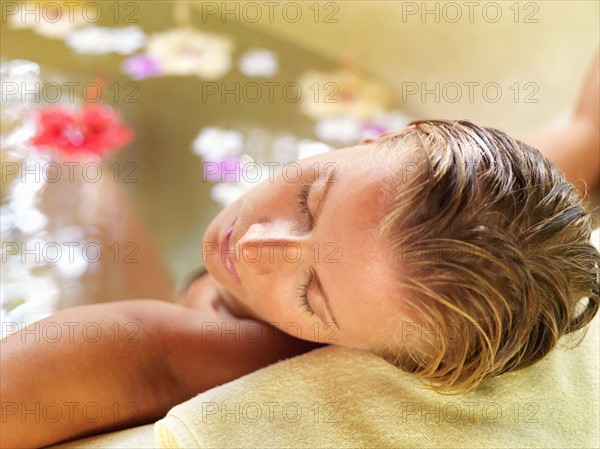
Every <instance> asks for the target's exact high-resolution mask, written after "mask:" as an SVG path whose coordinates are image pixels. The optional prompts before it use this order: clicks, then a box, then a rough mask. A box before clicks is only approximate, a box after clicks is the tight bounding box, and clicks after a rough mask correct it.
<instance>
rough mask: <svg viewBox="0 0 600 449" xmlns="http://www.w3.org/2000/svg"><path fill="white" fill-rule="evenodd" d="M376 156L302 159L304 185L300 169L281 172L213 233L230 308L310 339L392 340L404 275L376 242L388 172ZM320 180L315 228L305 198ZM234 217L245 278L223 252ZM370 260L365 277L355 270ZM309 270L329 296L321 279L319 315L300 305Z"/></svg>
mask: <svg viewBox="0 0 600 449" xmlns="http://www.w3.org/2000/svg"><path fill="white" fill-rule="evenodd" d="M372 151H373V150H372V149H371V148H370V147H366V146H357V147H352V148H347V149H343V150H338V151H335V152H332V153H326V154H321V155H317V156H314V157H311V158H308V159H304V160H301V161H298V162H297V167H298V173H301V177H300V178H299V179H298V180H297V181H296V180H295V178H296V175H295V173H296V171H294V170H289V173H292V174H291V175H285V172H284V171H281V172H279V173H277V174H275V176H274V177H273V179H267V180H265V181H264V182H263V183H262V184H260V185H258V186H257V187H255V188H254V189H253V190H251V191H250V192H248V193H247V194H246V195H244V196H243V197H242V198H240V199H239V200H238V201H236V202H235V203H233V204H231V205H229V206H228V207H226V208H225V209H223V211H221V213H220V214H219V215H218V216H217V217H216V218H215V219H214V221H213V222H212V223H211V224H210V226H209V227H208V229H207V231H206V233H205V235H204V239H203V240H204V249H205V255H204V257H205V264H206V268H207V269H208V271H209V272H210V273H211V274H212V276H213V277H214V279H215V280H216V281H217V285H218V288H219V291H220V292H221V294H222V296H223V297H224V300H225V301H227V303H228V304H229V305H230V307H232V308H233V309H235V310H236V311H237V312H238V313H239V314H240V315H243V316H247V317H252V318H254V319H257V320H261V321H265V322H269V323H273V325H275V326H276V327H278V328H279V329H281V330H283V331H285V332H289V333H291V334H292V335H294V336H297V337H299V338H303V339H306V340H311V341H318V342H323V343H336V344H340V345H343V346H349V347H355V348H363V349H365V348H370V347H371V346H372V345H373V343H374V342H375V341H376V340H377V339H381V338H385V335H386V334H387V335H389V332H390V331H391V328H392V327H393V326H394V321H395V320H394V319H395V316H396V315H397V313H398V301H397V297H398V295H397V293H396V292H395V290H394V287H393V284H392V283H391V282H390V281H389V280H390V279H394V278H395V277H396V274H395V273H394V271H393V270H392V268H391V267H392V266H393V265H392V259H391V258H392V255H391V253H390V251H389V250H388V247H387V246H386V244H385V242H383V241H381V240H380V239H379V238H378V236H377V226H378V223H379V222H380V219H381V218H382V216H383V214H384V213H385V212H386V207H385V204H382V203H381V202H380V201H379V200H380V198H381V195H382V189H383V187H384V178H383V174H384V173H385V171H386V170H385V167H384V166H383V164H381V167H375V168H373V167H370V166H369V165H368V164H367V163H365V159H364V158H365V156H367V153H369V152H372ZM328 176H329V178H328ZM292 180H294V181H295V182H293V181H292ZM315 180H316V182H314V184H312V187H311V190H310V193H309V196H308V210H309V212H310V214H311V215H312V216H313V217H314V220H313V225H312V226H310V220H309V219H307V216H306V215H305V214H304V213H303V212H302V209H301V208H300V206H299V204H298V203H299V199H298V198H297V197H298V193H299V192H300V191H301V190H302V188H303V186H305V185H310V184H311V183H313V181H315ZM317 210H319V212H318V215H317ZM234 220H235V225H234V229H233V233H232V236H231V240H230V246H229V247H230V249H231V252H232V254H231V259H232V262H233V263H234V265H235V268H236V270H237V273H238V276H239V281H237V280H236V279H235V278H234V277H233V276H232V275H231V274H230V273H229V272H228V271H227V270H226V269H225V266H224V263H223V257H222V256H221V253H220V251H218V250H216V248H217V246H218V245H220V242H221V240H222V236H223V234H224V232H225V230H226V229H227V227H228V226H229V225H230V224H231V223H232V222H233V221H234ZM234 251H235V254H233V252H234ZM365 259H366V260H368V261H369V263H366V264H364V265H363V267H362V269H361V270H355V269H353V268H354V267H355V264H356V261H357V260H365ZM308 270H314V271H316V273H317V276H318V278H319V280H320V284H321V286H322V289H323V290H324V292H325V295H326V297H327V301H326V300H325V299H324V295H323V294H322V293H321V291H320V289H319V288H318V285H317V282H316V281H314V282H313V283H312V285H311V286H310V287H309V289H308V300H309V303H310V306H311V308H312V309H313V312H314V314H312V313H309V312H307V311H306V309H305V306H303V305H302V304H301V302H300V300H299V299H298V296H299V289H301V286H302V285H303V284H304V283H305V281H306V280H307V274H306V273H307V271H308ZM348 273H353V274H352V276H348ZM365 298H368V301H366V300H365ZM373 323H377V326H373Z"/></svg>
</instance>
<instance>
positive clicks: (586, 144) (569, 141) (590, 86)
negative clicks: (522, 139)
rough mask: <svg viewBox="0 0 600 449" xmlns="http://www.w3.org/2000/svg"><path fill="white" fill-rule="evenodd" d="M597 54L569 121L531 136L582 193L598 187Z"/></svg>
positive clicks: (599, 109)
mask: <svg viewBox="0 0 600 449" xmlns="http://www.w3.org/2000/svg"><path fill="white" fill-rule="evenodd" d="M599 92H600V57H598V55H596V57H595V58H594V61H593V63H592V66H591V68H590V70H589V72H588V75H587V77H586V79H585V82H584V84H583V87H582V89H581V92H580V94H579V99H578V101H577V105H576V107H575V113H574V114H573V117H572V118H571V120H570V122H569V123H568V124H567V125H565V126H564V127H562V128H559V129H555V130H552V131H549V132H546V133H544V134H541V135H538V136H535V137H534V138H532V139H530V141H529V144H530V145H531V146H533V147H535V148H538V149H539V150H540V151H541V152H542V153H543V154H544V155H545V156H546V157H547V158H548V159H550V160H551V161H552V162H554V163H555V164H556V166H557V167H558V168H560V169H561V170H562V171H563V172H564V173H565V175H566V176H567V179H568V180H569V181H571V182H573V183H574V184H575V185H576V186H577V187H578V188H579V189H580V191H581V192H582V193H584V192H585V191H586V186H585V185H584V184H583V183H581V182H580V180H583V181H585V184H586V185H587V190H594V189H597V188H598V187H600V128H599V127H600V93H599Z"/></svg>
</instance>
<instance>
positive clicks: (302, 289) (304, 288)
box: [298, 270, 315, 316]
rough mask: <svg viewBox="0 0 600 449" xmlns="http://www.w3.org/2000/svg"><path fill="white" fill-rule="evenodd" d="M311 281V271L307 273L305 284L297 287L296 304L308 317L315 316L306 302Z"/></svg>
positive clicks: (312, 277) (312, 274) (312, 275)
mask: <svg viewBox="0 0 600 449" xmlns="http://www.w3.org/2000/svg"><path fill="white" fill-rule="evenodd" d="M313 279H314V273H313V271H312V270H310V271H309V272H308V279H307V280H306V282H304V283H303V284H301V285H300V286H298V303H299V304H300V306H301V307H302V309H304V311H305V312H306V313H308V315H309V316H313V315H314V314H315V311H314V310H313V308H312V307H311V306H310V303H309V302H308V289H309V288H310V285H311V284H312V282H313Z"/></svg>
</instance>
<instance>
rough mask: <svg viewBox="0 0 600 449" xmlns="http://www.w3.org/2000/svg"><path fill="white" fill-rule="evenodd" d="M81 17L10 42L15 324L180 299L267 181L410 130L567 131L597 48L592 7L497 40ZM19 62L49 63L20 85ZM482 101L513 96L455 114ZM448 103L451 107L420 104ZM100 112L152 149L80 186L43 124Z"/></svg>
mask: <svg viewBox="0 0 600 449" xmlns="http://www.w3.org/2000/svg"><path fill="white" fill-rule="evenodd" d="M10 3H11V5H13V6H15V5H16V6H17V7H18V8H20V7H21V6H22V5H23V3H21V2H10ZM34 3H36V4H38V6H39V7H42V6H43V5H46V3H47V2H34ZM51 3H52V4H53V5H57V6H58V8H61V7H62V6H64V2H60V1H57V2H51ZM76 3H77V4H76V5H75V6H74V7H75V9H76V10H75V11H74V15H73V20H69V19H68V18H69V14H63V15H62V16H60V15H58V14H56V12H58V10H57V11H53V10H52V9H51V8H50V9H46V13H47V14H46V15H44V14H42V15H41V16H40V17H37V20H34V19H36V17H35V14H29V15H26V16H24V17H23V16H21V15H20V13H19V9H18V8H17V10H15V11H13V12H12V13H11V14H9V17H8V20H7V21H6V23H3V26H2V28H1V29H0V33H1V37H2V39H1V42H2V47H1V57H2V62H4V63H5V65H4V66H3V67H4V72H3V74H2V103H3V104H2V149H1V151H0V157H1V160H2V163H3V164H2V198H1V202H2V203H1V208H0V214H1V228H2V241H3V245H2V257H3V260H2V267H1V269H2V289H1V300H2V313H3V315H2V318H3V320H6V319H7V316H8V317H10V319H11V320H14V321H16V322H20V321H21V320H23V319H26V318H27V317H29V318H31V319H33V318H34V317H39V316H41V315H43V314H47V313H49V312H51V311H52V310H54V309H55V308H62V307H67V306H71V305H75V304H82V303H90V302H101V301H112V300H119V299H125V298H139V297H146V298H158V299H167V300H169V299H173V296H174V291H175V286H176V285H181V282H182V280H183V279H184V278H185V277H186V276H187V274H188V273H189V272H190V271H191V270H193V269H194V268H197V267H198V266H201V265H202V254H201V248H202V244H201V243H202V242H201V239H202V234H203V231H204V229H206V227H207V225H208V223H209V222H210V220H211V219H212V217H214V216H215V215H216V213H217V212H218V211H219V209H220V208H221V207H222V204H226V203H228V202H230V201H232V200H233V199H235V198H236V197H238V196H239V195H240V194H242V193H243V192H245V191H246V190H247V189H248V188H251V187H252V186H253V185H255V184H256V182H258V181H259V180H261V179H264V175H265V174H266V173H268V171H260V169H261V167H264V165H263V164H264V163H265V162H277V163H279V164H280V166H281V165H283V164H286V163H289V162H291V161H294V160H295V159H296V158H298V157H303V156H307V155H310V154H314V153H317V152H322V151H331V150H333V149H335V148H340V147H343V146H347V145H352V144H354V143H356V142H359V141H360V140H361V139H362V138H365V137H370V136H374V135H378V134H380V133H382V132H385V131H389V130H395V129H400V128H402V127H403V126H404V124H405V123H406V121H407V120H408V117H414V118H424V117H429V118H470V119H473V120H477V121H480V122H482V123H483V124H487V125H493V126H499V127H502V128H504V129H506V130H507V131H508V132H509V133H510V134H513V131H514V134H515V135H516V137H526V136H527V135H530V134H532V133H533V132H534V131H536V130H538V129H540V128H542V127H544V126H547V125H548V124H549V123H551V122H552V121H553V120H555V119H556V118H557V117H561V116H564V114H565V113H566V112H567V111H568V108H569V105H570V104H571V102H572V100H573V99H574V98H575V95H576V93H577V88H578V86H579V83H580V81H581V80H580V78H581V74H582V73H583V69H584V67H585V66H586V65H587V63H588V62H589V56H590V54H591V52H592V50H593V48H594V47H595V46H596V45H597V35H598V24H597V20H596V19H595V18H596V17H597V11H598V6H597V4H594V3H593V2H588V3H586V4H585V5H584V4H581V5H579V6H577V8H574V7H573V6H572V5H571V4H569V3H567V2H565V3H562V2H545V3H540V11H539V15H538V17H537V18H538V19H539V20H538V21H537V22H536V23H523V22H522V21H520V22H518V23H517V22H515V21H514V20H513V16H512V15H511V11H512V10H510V11H509V10H508V9H506V8H508V6H506V7H504V6H502V8H505V9H506V11H505V14H504V15H503V16H502V20H500V21H498V22H495V23H488V22H485V21H482V20H480V19H478V20H475V21H474V22H472V23H471V22H465V21H462V22H460V23H443V21H442V23H440V22H439V21H438V22H432V21H430V22H428V23H425V21H423V20H420V19H419V17H417V16H415V17H410V18H409V19H410V20H406V21H402V20H400V17H401V8H402V3H403V2H378V3H377V4H376V5H374V4H373V3H374V2H368V3H367V2H339V4H338V12H337V13H336V17H335V18H336V20H337V21H336V22H331V23H324V21H323V20H319V21H315V20H313V19H314V13H315V8H314V6H313V9H310V7H311V5H312V2H306V3H302V4H301V5H302V8H303V11H302V20H299V21H298V22H294V23H292V22H289V21H286V20H283V19H281V15H278V16H277V20H274V21H272V22H270V21H268V18H267V16H264V17H263V19H264V20H259V21H258V22H256V23H254V22H252V23H251V22H249V21H245V20H243V17H242V20H237V21H236V20H232V17H231V16H230V17H228V18H227V20H223V19H222V17H220V15H214V14H213V15H208V16H206V15H203V12H202V11H203V10H202V5H203V4H204V3H205V2H168V1H157V2H121V3H118V4H117V3H114V2H85V1H83V2H76ZM91 3H94V4H96V5H98V7H99V8H101V9H102V8H104V9H102V11H101V14H100V15H99V16H98V18H97V19H94V20H91V19H90V18H89V17H87V18H85V17H83V16H82V9H83V8H84V7H86V5H88V4H91ZM115 5H117V6H118V7H117V6H115ZM507 5H508V4H507ZM53 7H54V8H56V6H53ZM65 7H66V6H65ZM70 7H71V6H70ZM70 7H69V8H70ZM111 7H112V9H110V8H111ZM11 8H12V6H11ZM320 12H321V13H322V14H321V16H320V17H321V19H324V17H326V16H327V14H326V12H327V11H325V10H324V9H323V10H320ZM465 20H466V19H465ZM586 20H588V22H586ZM582 24H583V25H582ZM557 29H560V30H562V31H561V32H557ZM564 36H569V38H568V39H565V38H564ZM16 59H23V60H28V61H32V63H24V62H23V63H20V65H12V70H13V72H14V73H8V72H7V70H8V67H9V66H7V65H6V63H7V62H9V61H14V60H16ZM549 63H551V64H552V70H547V67H548V64H549ZM38 64H39V66H38ZM358 67H360V68H361V69H362V70H359V69H358ZM574 67H581V70H579V69H574ZM39 68H41V70H39ZM373 74H378V77H375V76H373ZM11 77H12V78H11ZM17 80H18V84H17V85H16V86H17V87H18V89H17V91H14V90H13V91H11V90H10V89H12V88H13V87H14V86H15V84H10V82H16V81H17ZM382 80H386V82H384V81H382ZM36 82H37V83H38V85H37V86H35V83H36ZM474 82H476V83H479V85H485V84H486V83H496V84H497V85H499V86H501V87H502V89H503V92H504V95H503V96H502V98H500V99H499V101H497V102H490V101H486V100H485V99H483V98H482V97H481V96H478V97H476V98H475V100H474V101H471V100H469V98H468V96H467V95H464V96H463V97H461V98H460V99H459V101H457V102H455V101H454V100H452V101H446V97H445V95H444V92H446V91H445V90H444V88H446V87H448V86H455V85H459V86H463V87H464V86H465V84H464V83H474ZM436 83H438V84H441V86H442V91H441V95H438V96H439V97H440V99H436V95H435V93H434V95H429V96H427V95H425V98H424V97H423V95H422V93H423V92H422V91H420V92H419V93H418V94H417V93H415V94H413V95H408V96H407V95H406V91H405V88H406V87H411V88H412V87H414V86H415V85H416V86H417V87H418V88H419V89H421V88H422V87H424V86H425V87H427V88H429V89H431V88H432V86H436ZM515 83H516V84H515ZM526 83H534V84H535V86H537V90H536V94H535V100H536V102H525V101H518V102H515V100H514V93H515V92H514V89H513V88H512V87H511V86H524V85H525V84H526ZM511 89H512V90H511ZM27 92H29V94H27ZM57 92H58V94H57ZM477 92H479V90H478V91H477ZM9 93H10V95H8V94H9ZM438 93H439V92H438ZM519 93H521V94H526V93H528V92H520V91H519ZM86 99H87V100H88V101H90V100H92V101H93V102H96V101H97V102H98V103H99V104H106V105H111V106H112V107H114V110H115V111H119V112H120V113H121V115H122V117H123V119H124V121H125V122H126V123H128V124H129V125H130V126H131V127H132V128H133V130H134V132H135V136H134V139H133V140H132V142H131V143H130V144H128V145H127V146H126V147H125V148H124V149H122V150H121V151H120V152H117V153H114V154H111V155H108V156H107V157H103V158H101V159H92V160H91V161H93V162H94V163H95V164H96V165H97V166H98V167H99V168H100V170H101V173H102V175H101V176H100V177H99V179H97V180H96V178H95V177H94V176H95V175H94V172H93V167H95V166H91V168H90V172H89V173H85V174H84V173H82V172H81V171H80V170H77V171H76V172H75V173H74V176H73V178H72V179H69V177H68V176H67V173H68V167H69V166H68V165H67V166H65V165H64V164H65V163H66V164H70V163H72V162H73V160H72V159H69V158H64V157H63V158H62V159H61V156H60V154H58V153H56V152H48V151H41V152H39V151H38V152H35V153H32V152H31V151H29V149H28V146H27V144H26V143H25V142H27V141H28V139H30V138H31V137H32V136H33V135H34V134H35V132H36V125H35V123H34V122H33V121H31V120H28V119H27V117H28V114H29V113H30V112H31V111H33V110H35V109H38V108H41V107H47V106H53V105H54V106H58V105H66V106H68V107H73V108H81V106H82V104H83V103H84V102H85V101H84V100H86ZM432 99H433V100H432ZM434 100H435V101H434ZM70 138H71V139H74V140H76V139H77V135H74V134H71V135H70ZM36 162H38V163H39V164H38V165H36ZM79 162H81V167H83V165H85V163H86V162H84V161H83V160H80V161H79ZM88 162H89V161H88ZM23 163H24V164H25V165H23ZM49 163H56V164H58V166H60V167H61V168H62V170H63V176H61V177H60V179H59V180H57V181H55V182H54V181H53V182H49V181H46V180H45V179H44V177H43V170H42V169H41V167H42V166H43V165H44V164H45V166H48V164H49ZM243 168H246V171H244V170H243ZM40 170H42V171H41V172H40ZM24 173H27V176H23V175H24ZM84 175H85V176H84ZM88 175H89V176H88ZM36 176H38V178H40V179H41V180H39V181H38V180H36ZM86 176H87V178H86ZM232 178H233V179H232ZM90 179H92V180H93V181H90ZM235 181H239V182H235ZM23 244H24V245H25V246H23ZM31 248H33V249H32V250H31V252H30V253H28V251H29V250H30V249H31ZM36 248H39V250H38V249H36ZM59 249H60V251H61V252H62V257H59V258H58V259H56V252H57V251H58V250H59ZM96 253H98V254H96ZM36 254H37V259H36ZM55 259H56V260H55ZM31 304H35V306H32V305H31Z"/></svg>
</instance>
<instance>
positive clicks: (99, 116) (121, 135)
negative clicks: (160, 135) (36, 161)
mask: <svg viewBox="0 0 600 449" xmlns="http://www.w3.org/2000/svg"><path fill="white" fill-rule="evenodd" d="M38 114H39V127H38V131H37V133H36V135H35V136H34V137H33V139H32V140H31V142H30V143H31V144H32V145H34V146H37V147H51V148H56V149H57V150H58V151H60V152H61V153H63V154H64V155H66V156H71V155H75V154H87V155H97V156H103V155H105V154H106V153H110V152H113V151H116V150H118V149H120V148H121V147H123V146H125V145H126V144H127V143H128V142H129V141H130V140H131V138H132V136H133V131H132V130H131V128H130V127H129V126H127V125H125V124H123V123H122V122H121V119H120V117H119V115H118V113H117V112H116V111H114V110H113V109H112V108H111V107H110V106H106V105H102V104H93V105H92V104H88V105H86V106H84V107H83V109H82V110H81V111H79V112H73V111H70V110H68V109H66V108H63V107H51V108H47V109H42V110H40V111H38Z"/></svg>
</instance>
